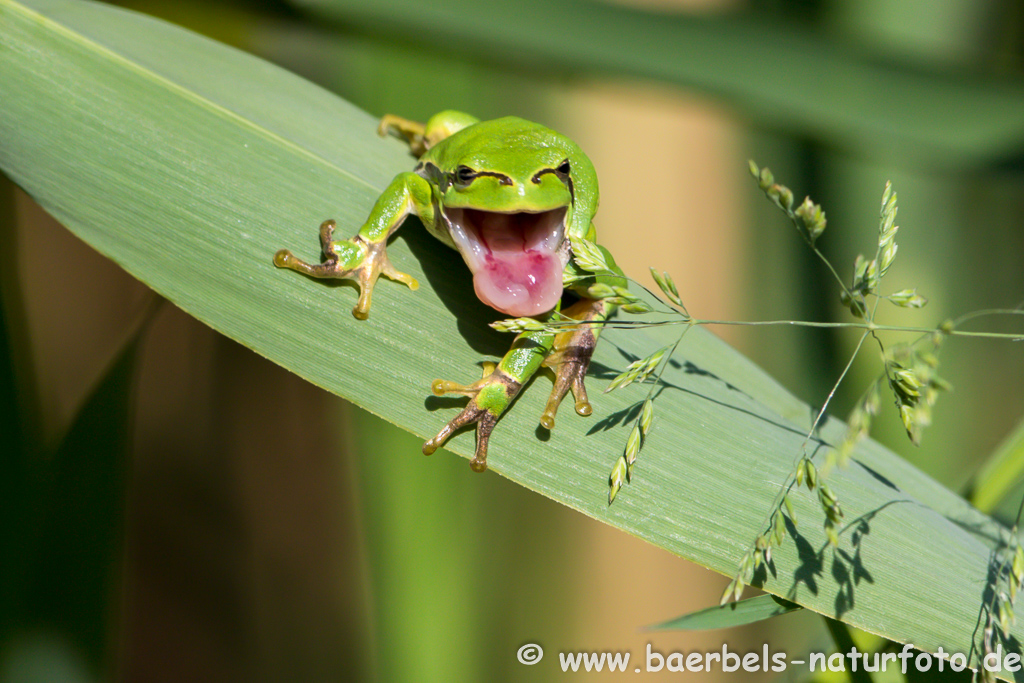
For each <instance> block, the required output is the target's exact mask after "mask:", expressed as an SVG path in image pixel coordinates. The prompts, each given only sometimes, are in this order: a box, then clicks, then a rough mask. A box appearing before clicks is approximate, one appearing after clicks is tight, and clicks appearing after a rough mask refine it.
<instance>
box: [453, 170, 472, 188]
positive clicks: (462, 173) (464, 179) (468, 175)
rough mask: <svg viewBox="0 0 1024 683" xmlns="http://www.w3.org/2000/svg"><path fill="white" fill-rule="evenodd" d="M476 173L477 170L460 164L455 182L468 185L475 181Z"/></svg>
mask: <svg viewBox="0 0 1024 683" xmlns="http://www.w3.org/2000/svg"><path fill="white" fill-rule="evenodd" d="M476 175H477V173H476V171H474V170H473V169H471V168H470V167H469V166H459V167H458V168H457V169H455V182H457V183H459V184H460V185H468V184H470V183H471V182H473V179H474V178H476Z"/></svg>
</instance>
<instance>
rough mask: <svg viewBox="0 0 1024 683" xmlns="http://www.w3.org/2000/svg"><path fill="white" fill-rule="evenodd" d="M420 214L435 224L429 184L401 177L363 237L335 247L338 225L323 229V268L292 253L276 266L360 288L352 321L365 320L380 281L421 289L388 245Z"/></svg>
mask: <svg viewBox="0 0 1024 683" xmlns="http://www.w3.org/2000/svg"><path fill="white" fill-rule="evenodd" d="M410 213H413V214H416V215H417V216H419V217H420V220H422V221H423V222H424V223H428V224H429V223H431V222H433V220H434V207H433V200H432V197H431V187H430V184H429V183H428V182H427V181H426V180H425V179H423V178H422V177H420V176H418V175H416V174H415V173H400V174H398V175H397V176H396V177H395V179H394V180H393V181H391V184H390V185H388V188H387V189H386V190H384V193H383V194H382V195H381V196H380V197H379V198H378V199H377V203H376V204H374V206H373V210H372V211H371V212H370V216H369V218H367V219H366V223H364V224H363V227H362V228H360V230H359V233H358V234H357V235H356V236H355V237H352V238H350V239H348V240H342V241H337V242H336V241H334V238H333V235H334V221H333V220H329V221H324V222H323V223H322V224H321V225H320V247H321V249H322V251H323V257H324V258H323V262H321V263H306V262H305V261H302V260H301V259H299V258H297V257H296V256H295V255H294V254H292V253H291V252H290V251H288V250H287V249H281V250H280V251H278V252H277V253H276V254H274V265H276V266H277V267H278V268H290V269H291V270H294V271H297V272H299V273H303V274H305V275H309V276H310V277H316V278H340V279H348V280H355V281H356V282H358V283H359V301H358V302H357V303H356V306H355V308H353V309H352V315H354V316H355V317H356V318H359V319H360V320H365V319H366V318H367V317H368V316H369V314H370V298H371V296H372V294H373V287H374V285H375V284H376V283H377V278H378V277H380V276H381V275H384V276H386V277H389V278H391V279H392V280H397V281H398V282H402V283H404V284H406V285H408V286H409V288H410V289H416V288H417V287H419V284H418V283H417V282H416V279H415V278H413V277H412V276H411V275H408V274H406V273H402V272H399V271H398V270H396V269H395V268H394V266H392V265H391V261H390V260H388V255H387V241H388V238H389V237H390V236H391V234H392V233H394V232H395V230H397V229H398V228H399V226H401V225H402V222H403V221H404V220H405V218H406V216H408V215H409V214H410Z"/></svg>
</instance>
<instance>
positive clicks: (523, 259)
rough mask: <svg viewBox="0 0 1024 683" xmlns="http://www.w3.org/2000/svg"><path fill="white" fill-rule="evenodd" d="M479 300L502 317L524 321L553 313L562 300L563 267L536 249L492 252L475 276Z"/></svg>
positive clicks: (553, 257)
mask: <svg viewBox="0 0 1024 683" xmlns="http://www.w3.org/2000/svg"><path fill="white" fill-rule="evenodd" d="M473 288H474V289H475V290H476V295H477V297H478V298H479V299H480V300H481V301H483V302H484V303H485V304H487V305H488V306H490V307H491V308H496V309H498V310H499V311H501V312H502V313H507V314H508V315H512V316H516V317H522V316H534V315H540V314H541V313H544V312H546V311H550V310H551V309H552V308H554V307H555V304H557V303H558V300H559V299H560V298H561V296H562V263H561V261H560V260H559V259H558V257H557V256H555V255H554V254H550V253H543V252H540V251H536V250H533V249H529V250H526V251H522V250H521V249H520V250H517V251H492V252H491V253H490V254H487V256H486V257H485V260H484V263H483V267H481V268H479V269H478V270H477V271H476V272H475V273H473Z"/></svg>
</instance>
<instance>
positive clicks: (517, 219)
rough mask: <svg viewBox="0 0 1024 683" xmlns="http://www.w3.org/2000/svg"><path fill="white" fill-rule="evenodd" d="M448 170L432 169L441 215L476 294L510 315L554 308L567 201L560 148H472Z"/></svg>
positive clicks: (568, 216)
mask: <svg viewBox="0 0 1024 683" xmlns="http://www.w3.org/2000/svg"><path fill="white" fill-rule="evenodd" d="M506 142H508V141H507V140H506ZM488 151H489V152H491V153H492V154H491V155H488V154H486V153H485V152H488ZM450 169H451V170H450V171H447V172H445V171H440V170H438V171H437V173H438V174H439V178H438V189H439V190H440V193H441V206H442V207H443V218H442V221H443V222H444V223H445V226H446V228H447V230H448V234H449V236H450V237H451V240H452V242H453V243H454V244H455V247H456V248H457V249H458V250H459V253H461V254H462V257H463V259H465V261H466V264H467V265H468V266H469V268H470V270H471V271H472V272H473V286H474V289H475V290H476V295H477V297H479V299H480V300H481V301H483V302H484V303H485V304H487V305H488V306H491V307H492V308H495V309H497V310H499V311H501V312H502V313H506V314H508V315H512V316H535V315H540V314H542V313H545V312H546V311H549V310H551V309H552V308H554V307H555V305H556V304H557V303H558V300H559V299H560V297H561V295H562V271H563V270H564V269H565V265H566V262H567V261H568V258H569V250H568V241H567V240H566V234H567V230H566V226H567V225H568V224H569V223H570V222H571V220H572V208H573V184H572V165H571V163H570V161H569V159H567V158H566V156H565V152H564V150H561V151H559V150H557V149H550V148H544V147H540V148H534V149H528V150H524V149H522V147H519V148H511V149H508V148H498V149H492V150H481V149H479V148H478V149H476V150H474V153H473V154H470V155H466V156H464V157H462V158H459V159H458V160H457V163H454V164H452V165H451V166H450Z"/></svg>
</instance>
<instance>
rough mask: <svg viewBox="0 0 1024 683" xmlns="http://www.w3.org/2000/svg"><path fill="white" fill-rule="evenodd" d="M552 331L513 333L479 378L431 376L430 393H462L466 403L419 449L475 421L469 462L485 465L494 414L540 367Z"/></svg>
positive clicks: (426, 450) (429, 447)
mask: <svg viewBox="0 0 1024 683" xmlns="http://www.w3.org/2000/svg"><path fill="white" fill-rule="evenodd" d="M554 338H555V335H553V334H551V333H549V332H524V333H523V334H520V335H519V336H518V337H516V340H515V341H514V342H513V343H512V348H511V349H510V350H509V352H508V353H506V354H505V357H504V358H502V360H501V363H499V364H498V365H495V364H494V363H484V376H483V378H482V379H479V380H477V381H476V382H474V383H472V384H469V385H465V386H464V385H462V384H457V383H455V382H449V381H446V380H441V379H439V380H435V381H434V383H433V384H432V385H431V389H432V391H433V392H434V394H436V395H438V396H443V395H445V394H462V395H464V396H469V403H468V404H467V405H466V407H465V408H463V409H462V411H461V412H460V413H459V414H458V415H456V416H455V418H454V419H453V420H451V421H450V422H449V423H448V424H447V425H445V426H444V428H443V429H441V431H440V432H438V433H437V436H435V437H434V438H433V439H430V440H429V441H427V442H426V443H424V444H423V453H424V454H425V455H430V454H431V453H433V452H434V451H436V450H437V449H438V448H439V447H440V446H442V445H443V444H444V442H445V441H447V440H448V438H449V437H451V435H452V434H454V433H455V432H456V431H457V430H459V429H461V428H463V427H466V426H468V425H471V424H474V423H475V424H476V451H475V452H474V456H473V459H472V460H471V461H470V463H469V465H470V467H472V468H473V470H474V471H476V472H483V471H484V470H486V469H487V444H488V442H489V440H490V437H491V432H492V431H493V430H494V426H495V425H496V424H497V422H498V418H500V417H501V415H502V414H503V413H504V412H505V411H506V410H507V409H508V407H509V406H510V405H511V404H512V401H514V400H515V398H516V396H517V395H518V394H519V390H520V389H522V388H523V385H524V384H526V382H527V381H528V380H529V379H530V377H532V376H533V374H534V373H536V372H537V370H538V369H539V368H540V366H541V363H542V362H543V361H544V357H545V356H546V355H547V354H548V353H549V352H550V350H551V345H552V343H553V342H554Z"/></svg>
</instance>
